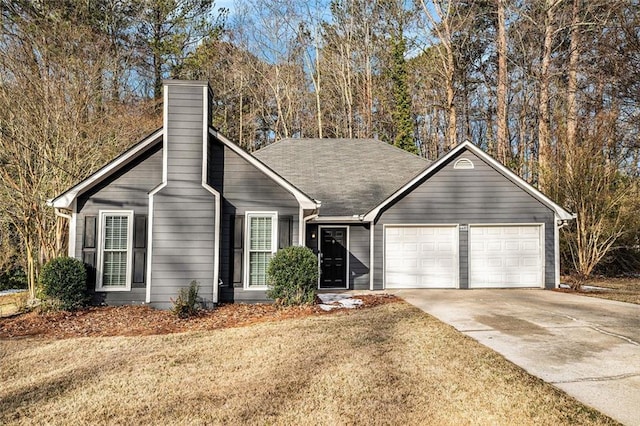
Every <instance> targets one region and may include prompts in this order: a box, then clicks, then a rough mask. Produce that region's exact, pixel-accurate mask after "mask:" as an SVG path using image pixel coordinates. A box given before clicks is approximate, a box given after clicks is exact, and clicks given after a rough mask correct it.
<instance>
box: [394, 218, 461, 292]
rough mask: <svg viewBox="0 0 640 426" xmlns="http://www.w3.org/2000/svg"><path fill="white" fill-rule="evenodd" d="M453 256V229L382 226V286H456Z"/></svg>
mask: <svg viewBox="0 0 640 426" xmlns="http://www.w3.org/2000/svg"><path fill="white" fill-rule="evenodd" d="M457 256H458V250H457V227H452V226H448V227H428V226H420V227H418V226H405V227H401V226H398V227H396V226H393V227H392V226H390V227H386V228H385V283H386V287H387V288H454V287H457V282H458V280H457V277H458V267H457Z"/></svg>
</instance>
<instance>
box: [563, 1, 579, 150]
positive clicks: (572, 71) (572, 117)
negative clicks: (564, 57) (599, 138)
mask: <svg viewBox="0 0 640 426" xmlns="http://www.w3.org/2000/svg"><path fill="white" fill-rule="evenodd" d="M579 11H580V0H573V8H572V12H571V39H570V43H569V51H570V53H569V70H568V73H567V75H568V83H567V86H568V87H567V147H566V152H567V154H571V152H572V150H573V148H574V147H575V145H576V130H577V126H578V103H577V99H576V94H577V91H578V60H579V59H580V50H579V43H580V39H579V37H580V34H579V31H578V24H579V22H578V21H579V19H578V13H579Z"/></svg>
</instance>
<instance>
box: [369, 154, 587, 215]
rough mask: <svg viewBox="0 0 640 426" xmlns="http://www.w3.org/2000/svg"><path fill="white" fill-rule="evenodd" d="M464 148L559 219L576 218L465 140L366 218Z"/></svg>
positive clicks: (377, 212)
mask: <svg viewBox="0 0 640 426" xmlns="http://www.w3.org/2000/svg"><path fill="white" fill-rule="evenodd" d="M464 149H466V150H468V151H471V152H472V153H474V154H475V155H477V156H478V157H480V158H481V159H483V160H484V161H486V162H487V163H489V165H491V166H492V167H493V168H494V169H496V170H497V171H498V172H500V173H501V174H502V175H503V176H505V177H506V178H507V179H509V180H510V181H511V182H513V183H514V184H515V185H517V186H518V187H520V188H521V189H522V190H524V191H525V192H527V193H528V194H529V195H531V196H532V197H533V198H535V199H536V200H538V201H539V202H541V203H542V204H544V205H545V206H547V207H548V208H549V209H551V210H552V211H553V212H554V213H555V214H556V216H557V218H558V219H559V220H563V221H565V220H572V219H575V218H576V215H575V214H573V213H570V212H568V211H567V210H565V209H564V208H562V207H561V206H559V205H558V204H556V203H554V202H553V201H551V199H550V198H549V197H547V196H546V195H544V194H543V193H542V192H540V191H538V190H537V189H536V188H534V187H533V186H532V185H530V184H529V183H528V182H526V181H525V180H524V179H522V178H521V177H519V176H518V175H516V174H515V173H513V172H512V171H511V170H509V169H508V168H507V167H505V166H504V165H502V164H500V163H499V162H498V161H497V160H495V159H494V158H493V157H491V156H490V155H489V154H487V153H485V152H484V151H483V150H481V149H480V148H478V147H477V146H475V145H474V144H472V143H471V142H469V141H465V142H463V143H461V144H460V145H458V146H456V147H455V148H453V149H452V150H451V151H449V152H448V153H447V154H446V155H445V156H443V157H442V158H440V159H439V160H437V161H435V162H433V163H432V164H431V165H430V166H428V167H427V168H426V169H425V170H424V171H422V172H421V173H420V174H418V175H417V176H416V177H414V178H413V179H411V180H410V181H409V182H408V183H407V184H405V185H404V186H402V187H401V188H400V189H398V190H397V191H396V192H394V193H393V194H391V195H390V196H389V197H388V198H387V199H386V200H384V201H383V202H382V203H380V204H378V206H376V207H375V208H373V209H372V210H370V211H369V212H368V213H367V214H365V215H364V220H365V221H367V222H372V221H375V220H376V219H377V218H378V215H379V214H380V212H381V211H382V210H383V209H384V208H385V207H387V206H388V205H389V204H391V203H393V202H394V201H396V200H397V199H399V198H401V197H402V196H404V195H405V194H406V193H407V192H408V191H409V190H410V189H411V188H413V187H414V186H415V185H416V184H418V183H419V182H421V181H422V180H424V179H427V178H429V177H430V176H431V175H433V174H434V173H435V172H436V171H437V170H439V168H440V167H441V166H442V165H444V164H446V163H447V162H448V161H449V160H451V159H452V158H453V157H454V156H456V155H457V154H458V153H459V152H461V151H462V150H464Z"/></svg>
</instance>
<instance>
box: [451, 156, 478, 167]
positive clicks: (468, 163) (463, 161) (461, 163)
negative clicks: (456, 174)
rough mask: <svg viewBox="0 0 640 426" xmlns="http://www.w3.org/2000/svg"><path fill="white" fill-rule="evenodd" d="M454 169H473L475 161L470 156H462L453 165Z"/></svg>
mask: <svg viewBox="0 0 640 426" xmlns="http://www.w3.org/2000/svg"><path fill="white" fill-rule="evenodd" d="M453 168H454V169H473V163H472V162H471V160H469V159H468V158H461V159H459V160H458V161H456V162H455V164H454V165H453Z"/></svg>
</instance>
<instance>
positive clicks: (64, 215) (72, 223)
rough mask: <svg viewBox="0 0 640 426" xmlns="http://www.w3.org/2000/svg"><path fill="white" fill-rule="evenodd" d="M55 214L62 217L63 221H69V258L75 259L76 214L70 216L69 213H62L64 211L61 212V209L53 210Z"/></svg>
mask: <svg viewBox="0 0 640 426" xmlns="http://www.w3.org/2000/svg"><path fill="white" fill-rule="evenodd" d="M53 212H54V213H55V215H56V216H57V217H61V218H63V219H67V220H68V222H67V226H68V232H67V236H68V241H67V256H69V257H75V249H76V247H75V232H72V231H74V229H73V228H72V227H75V214H73V215H70V214H67V213H62V211H60V208H59V207H55V208H54V209H53Z"/></svg>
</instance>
